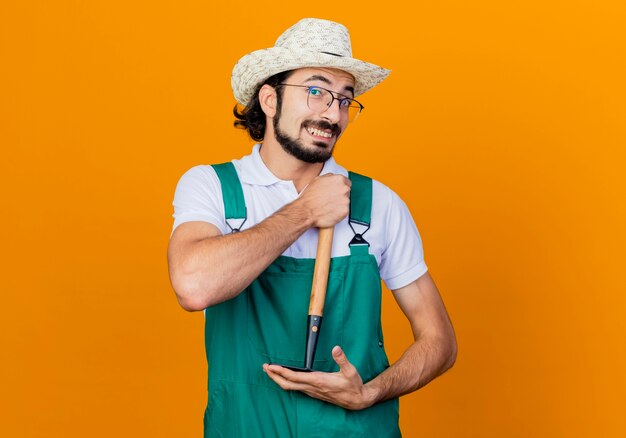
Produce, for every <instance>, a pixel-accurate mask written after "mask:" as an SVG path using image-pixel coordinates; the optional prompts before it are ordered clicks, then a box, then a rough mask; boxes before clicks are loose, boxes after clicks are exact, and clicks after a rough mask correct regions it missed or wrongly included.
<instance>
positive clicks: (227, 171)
mask: <svg viewBox="0 0 626 438" xmlns="http://www.w3.org/2000/svg"><path fill="white" fill-rule="evenodd" d="M212 167H213V169H214V170H215V173H216V174H217V177H218V178H219V180H220V184H221V185H222V199H223V200H224V212H225V219H226V225H228V226H229V228H230V229H231V231H232V232H233V233H236V232H238V231H240V230H241V227H242V226H243V224H244V223H245V222H246V219H247V214H246V200H245V199H244V197H243V189H242V188H241V182H240V181H239V176H237V171H236V170H235V166H234V164H233V163H231V162H228V163H222V164H213V165H212ZM231 219H232V220H238V221H237V222H234V223H237V225H236V226H233V225H231V224H230V222H229V220H231Z"/></svg>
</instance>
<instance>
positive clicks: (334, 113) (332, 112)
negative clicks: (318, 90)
mask: <svg viewBox="0 0 626 438" xmlns="http://www.w3.org/2000/svg"><path fill="white" fill-rule="evenodd" d="M320 115H321V116H322V117H324V118H325V119H327V120H328V121H329V122H330V123H339V120H340V119H341V109H339V99H333V101H332V102H331V103H330V106H329V107H328V108H326V109H325V110H324V111H322V113H321V114H320Z"/></svg>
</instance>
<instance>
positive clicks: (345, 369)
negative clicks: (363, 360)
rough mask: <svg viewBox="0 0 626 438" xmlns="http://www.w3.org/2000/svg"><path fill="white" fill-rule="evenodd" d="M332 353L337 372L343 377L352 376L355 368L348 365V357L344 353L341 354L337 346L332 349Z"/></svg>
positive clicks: (341, 351)
mask: <svg viewBox="0 0 626 438" xmlns="http://www.w3.org/2000/svg"><path fill="white" fill-rule="evenodd" d="M332 353H333V359H334V360H335V362H336V363H337V365H339V372H341V373H342V374H345V375H352V374H354V373H355V372H356V368H354V365H352V364H351V363H350V361H349V360H348V356H346V353H344V352H343V350H342V349H341V347H340V346H339V345H336V346H335V347H334V348H333V351H332Z"/></svg>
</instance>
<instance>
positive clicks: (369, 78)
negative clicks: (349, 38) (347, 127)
mask: <svg viewBox="0 0 626 438" xmlns="http://www.w3.org/2000/svg"><path fill="white" fill-rule="evenodd" d="M306 67H326V68H337V69H339V70H343V71H345V72H348V73H350V74H351V75H352V76H354V95H355V96H358V95H360V94H363V93H365V92H366V91H367V90H369V89H371V88H373V87H375V86H376V85H378V84H379V83H381V82H382V81H383V80H385V78H386V77H387V76H389V73H391V70H387V69H385V68H382V67H379V66H377V65H375V64H370V63H367V62H364V61H360V60H358V59H355V58H350V57H346V56H336V55H330V54H327V53H321V52H313V51H310V52H308V51H301V50H300V51H297V52H295V51H292V50H289V49H286V48H283V47H271V48H269V49H262V50H256V51H254V52H252V53H250V54H248V55H245V56H244V57H243V58H241V59H240V60H239V62H238V63H237V64H236V65H235V67H234V68H233V73H232V76H231V85H232V88H233V94H234V95H235V99H236V100H237V102H239V103H240V104H241V105H243V106H246V105H248V103H249V102H250V100H251V99H252V96H253V95H254V92H255V91H256V88H257V87H258V86H259V85H260V84H261V83H263V82H264V81H265V80H266V79H267V78H269V77H270V76H273V75H275V74H277V73H280V72H283V71H288V70H295V69H298V68H306Z"/></svg>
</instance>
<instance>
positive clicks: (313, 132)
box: [306, 127, 333, 138]
mask: <svg viewBox="0 0 626 438" xmlns="http://www.w3.org/2000/svg"><path fill="white" fill-rule="evenodd" d="M306 130H307V132H308V133H309V134H311V135H315V136H317V137H324V138H331V137H332V136H333V134H332V133H330V132H326V131H322V130H321V129H316V128H311V127H308V128H306Z"/></svg>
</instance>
